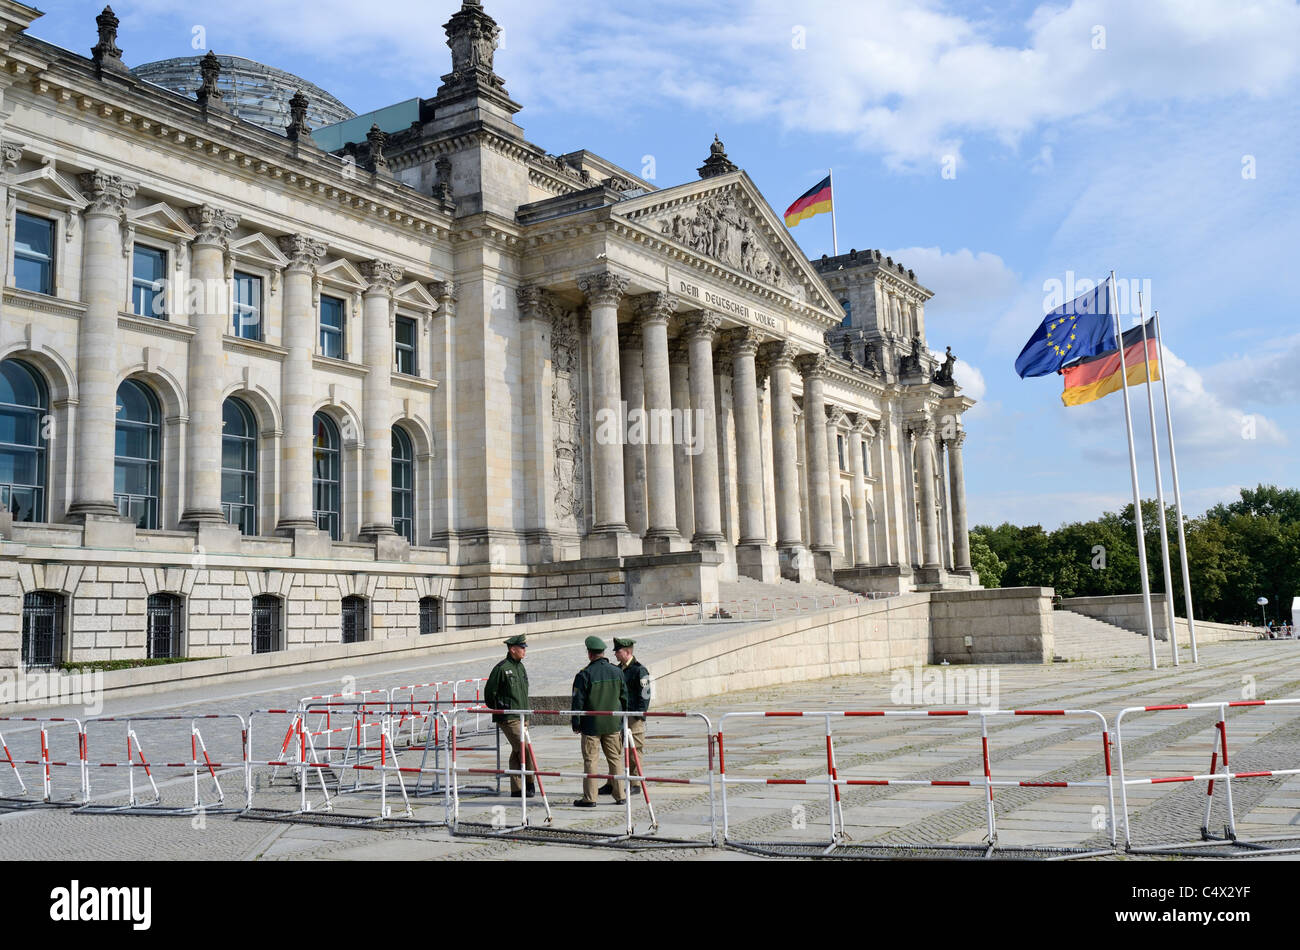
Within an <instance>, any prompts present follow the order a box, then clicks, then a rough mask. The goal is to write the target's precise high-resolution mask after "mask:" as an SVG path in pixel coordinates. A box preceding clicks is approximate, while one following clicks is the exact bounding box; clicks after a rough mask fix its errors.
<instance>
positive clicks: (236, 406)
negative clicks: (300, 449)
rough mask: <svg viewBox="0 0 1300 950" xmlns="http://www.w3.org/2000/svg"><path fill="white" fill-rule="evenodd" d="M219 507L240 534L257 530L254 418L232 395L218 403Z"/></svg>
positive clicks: (250, 533) (250, 411)
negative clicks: (219, 447) (219, 424)
mask: <svg viewBox="0 0 1300 950" xmlns="http://www.w3.org/2000/svg"><path fill="white" fill-rule="evenodd" d="M221 510H222V512H223V513H224V514H225V516H226V521H227V522H228V523H230V524H233V525H235V526H236V527H238V528H239V530H240V531H242V532H243V533H244V534H248V535H255V534H257V420H256V419H254V418H253V413H252V410H250V409H249V408H248V406H246V405H244V403H243V402H242V401H241V400H239V399H235V398H233V397H232V398H230V399H227V400H226V403H225V405H224V406H222V407H221Z"/></svg>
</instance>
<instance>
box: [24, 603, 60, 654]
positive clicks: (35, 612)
mask: <svg viewBox="0 0 1300 950" xmlns="http://www.w3.org/2000/svg"><path fill="white" fill-rule="evenodd" d="M63 623H64V598H63V595H62V594H55V593H52V592H51V591H46V590H37V591H32V592H31V593H30V594H26V595H24V597H23V646H22V661H23V666H24V667H26V668H28V669H32V668H36V667H51V666H58V665H59V664H60V663H62V662H63Z"/></svg>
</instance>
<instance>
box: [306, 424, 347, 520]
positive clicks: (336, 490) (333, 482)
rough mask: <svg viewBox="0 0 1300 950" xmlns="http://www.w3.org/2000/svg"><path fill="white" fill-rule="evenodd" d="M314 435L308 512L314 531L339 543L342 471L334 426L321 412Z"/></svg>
mask: <svg viewBox="0 0 1300 950" xmlns="http://www.w3.org/2000/svg"><path fill="white" fill-rule="evenodd" d="M312 424H313V427H314V429H315V432H316V436H315V442H314V446H315V448H314V451H313V460H312V480H311V487H312V508H313V509H314V511H313V512H312V513H313V514H314V515H315V516H316V527H317V528H319V529H320V530H322V531H328V532H329V536H330V537H331V538H333V539H334V540H335V541H341V540H342V539H343V534H342V520H343V518H342V514H343V509H342V498H343V487H342V486H343V477H342V476H343V467H342V453H341V452H340V451H339V450H340V448H341V445H340V440H339V430H338V426H336V425H335V424H334V420H332V419H331V418H330V417H329V416H327V415H325V413H323V412H318V413H316V418H315V419H314V420H313V422H312Z"/></svg>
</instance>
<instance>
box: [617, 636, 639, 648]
mask: <svg viewBox="0 0 1300 950" xmlns="http://www.w3.org/2000/svg"><path fill="white" fill-rule="evenodd" d="M634 646H636V641H635V640H625V639H624V638H623V637H615V638H614V649H615V650H630V649H632V648H633V647H634Z"/></svg>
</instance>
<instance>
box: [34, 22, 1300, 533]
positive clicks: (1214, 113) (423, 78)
mask: <svg viewBox="0 0 1300 950" xmlns="http://www.w3.org/2000/svg"><path fill="white" fill-rule="evenodd" d="M484 2H485V7H486V9H487V11H488V12H489V13H491V14H492V15H493V16H494V17H495V18H496V19H497V20H498V22H499V23H501V25H502V26H503V27H504V30H505V32H504V45H503V48H502V49H501V51H500V52H499V53H498V54H497V72H498V73H500V74H501V75H502V76H503V77H504V78H505V79H506V84H507V88H508V89H509V91H510V93H511V94H512V95H513V96H514V98H516V99H517V100H518V101H520V102H522V103H523V104H524V111H523V112H521V113H520V114H519V116H518V121H519V122H520V124H521V125H523V126H524V129H525V132H526V133H527V135H528V137H529V138H530V139H531V140H532V141H534V142H536V143H537V144H539V145H541V146H543V147H544V148H546V149H547V150H549V151H551V152H555V153H561V152H566V151H572V150H574V149H578V148H587V149H590V150H591V151H594V152H596V153H598V154H601V155H603V156H605V157H607V158H609V159H611V160H613V161H615V162H618V163H620V164H622V165H624V166H626V167H627V168H629V169H630V170H632V171H633V172H636V173H638V174H646V173H647V165H648V164H650V163H652V165H653V168H652V169H651V171H652V172H653V176H654V180H655V182H656V183H657V184H659V185H661V186H669V185H672V184H676V183H678V182H681V181H685V180H688V179H692V178H694V177H695V169H696V168H697V167H698V166H699V164H700V162H701V161H702V160H703V159H704V158H705V157H706V156H707V154H708V145H709V142H710V141H711V140H712V137H713V134H714V133H715V132H716V133H718V134H719V135H721V137H722V139H723V141H724V142H725V143H726V146H727V151H728V153H729V154H730V156H731V158H732V160H733V161H735V162H736V163H737V164H739V165H740V166H742V167H743V168H745V169H746V171H748V173H749V174H750V176H751V177H752V178H753V179H754V181H755V182H756V183H757V184H758V186H759V188H760V189H762V191H763V192H764V194H765V195H766V196H767V197H768V200H769V201H770V203H771V204H772V205H773V207H775V208H776V210H777V211H778V212H780V211H782V210H784V208H785V206H786V205H787V204H788V203H789V202H791V201H793V200H794V198H796V197H798V196H799V195H800V194H801V193H802V192H803V191H804V190H806V189H807V188H808V187H810V186H811V185H812V184H814V183H815V182H816V181H818V180H819V179H820V178H821V177H822V176H824V175H825V169H826V168H827V167H833V168H834V169H835V185H836V206H837V215H838V224H839V237H840V250H841V251H846V250H848V249H849V248H851V247H857V248H868V247H871V248H879V249H881V250H884V251H886V252H887V253H890V254H892V255H893V256H894V257H895V259H898V260H902V261H903V262H904V263H905V264H907V265H908V266H909V267H912V268H913V269H914V270H915V271H916V272H917V275H918V277H919V279H920V280H921V281H922V282H923V283H924V284H925V285H926V286H928V287H929V288H930V289H931V290H933V291H935V298H934V300H933V301H931V303H930V305H929V307H928V309H927V328H928V336H929V342H930V345H931V347H932V348H933V349H936V350H939V351H942V350H943V347H944V346H948V345H950V346H952V348H953V351H954V353H956V354H957V356H958V357H959V358H960V360H961V363H960V364H959V374H958V379H959V381H964V383H965V386H966V392H967V393H968V394H969V395H971V396H973V397H975V398H977V399H978V400H979V405H978V406H977V407H976V409H975V410H973V411H972V412H971V413H970V414H969V416H968V417H967V428H968V430H969V432H970V436H969V438H968V440H967V443H966V452H967V460H966V477H967V490H968V496H969V503H970V509H971V518H972V523H983V522H999V521H1002V520H1010V521H1013V522H1016V523H1022V524H1024V523H1042V524H1044V525H1045V526H1046V527H1049V528H1050V527H1055V526H1057V525H1059V524H1061V523H1062V522H1066V521H1072V520H1082V519H1087V518H1092V517H1095V516H1096V515H1098V514H1100V512H1101V511H1103V510H1106V509H1111V510H1114V509H1116V508H1117V507H1118V506H1120V505H1122V504H1124V503H1125V501H1126V500H1129V499H1131V494H1130V484H1129V476H1128V463H1127V454H1126V452H1125V446H1124V428H1123V417H1122V413H1123V403H1122V400H1121V399H1120V397H1119V396H1118V395H1115V396H1111V397H1108V398H1106V399H1104V400H1101V401H1100V402H1097V403H1094V404H1092V405H1089V406H1083V407H1077V408H1073V409H1070V410H1066V409H1065V408H1064V407H1062V405H1061V403H1060V397H1059V393H1060V388H1061V387H1060V381H1059V379H1058V378H1056V377H1050V378H1043V379H1037V380H1025V381H1021V380H1020V379H1019V378H1018V377H1017V376H1016V375H1015V372H1014V370H1013V369H1012V363H1013V361H1014V359H1015V356H1016V354H1017V353H1018V352H1019V350H1020V347H1021V346H1022V345H1023V343H1024V341H1025V340H1026V339H1027V338H1028V337H1029V335H1030V333H1031V332H1032V331H1033V329H1034V328H1035V326H1036V325H1037V323H1038V322H1039V320H1040V319H1041V315H1042V313H1043V312H1044V310H1045V309H1046V308H1045V307H1044V306H1043V301H1044V298H1045V296H1046V290H1045V288H1046V287H1047V286H1048V282H1050V281H1059V282H1064V281H1066V280H1067V273H1071V272H1072V273H1073V274H1074V275H1075V276H1076V277H1077V278H1085V277H1086V278H1097V277H1100V276H1104V274H1105V273H1106V272H1107V271H1109V270H1110V269H1112V268H1113V269H1115V270H1116V271H1117V272H1118V273H1119V276H1120V277H1121V278H1129V279H1134V280H1137V281H1141V282H1145V281H1149V282H1150V284H1149V286H1150V296H1151V301H1150V303H1152V304H1154V306H1155V307H1157V308H1159V310H1160V312H1161V318H1162V320H1163V322H1164V328H1165V343H1166V347H1167V349H1168V350H1169V351H1170V353H1169V355H1168V357H1167V368H1168V372H1169V381H1170V387H1171V396H1172V399H1173V405H1174V421H1175V425H1176V428H1177V432H1178V435H1179V441H1178V449H1179V463H1180V465H1179V467H1180V475H1181V480H1182V485H1183V490H1184V501H1185V504H1186V507H1187V508H1188V510H1189V511H1190V512H1192V513H1200V512H1201V511H1203V510H1204V509H1205V508H1206V507H1208V506H1209V505H1211V504H1214V503H1215V502H1218V501H1221V500H1225V499H1227V498H1231V497H1233V496H1235V494H1236V490H1237V488H1238V487H1239V486H1253V485H1255V484H1256V483H1258V482H1261V481H1262V482H1274V483H1277V484H1281V485H1286V486H1290V487H1295V486H1296V485H1297V483H1298V480H1297V478H1296V463H1297V461H1298V460H1300V454H1298V453H1297V451H1296V442H1295V439H1296V435H1295V433H1296V426H1297V423H1298V422H1300V322H1298V321H1297V315H1298V314H1300V306H1298V304H1300V267H1297V266H1296V265H1295V263H1294V258H1295V255H1296V252H1297V245H1298V244H1300V242H1298V241H1297V238H1298V237H1300V214H1298V213H1297V212H1300V167H1298V162H1297V156H1298V155H1300V95H1298V93H1300V6H1297V4H1296V3H1295V2H1294V0H1179V2H1174V0H1143V2H1142V3H1138V4H1134V3H1131V2H1124V0H1073V2H1057V3H1051V4H1046V3H1044V4H1038V3H1029V2H1013V3H1002V4H998V5H997V7H996V9H995V8H994V7H993V6H992V5H990V4H983V3H956V2H938V0H931V2H901V0H847V2H843V0H822V2H817V0H809V2H805V3H800V4H791V3H788V2H776V0H744V2H741V0H735V2H721V3H712V4H700V3H698V2H684V0H668V2H660V3H656V4H646V3H644V2H641V0H636V2H623V0H610V2H608V3H606V4H603V5H602V6H601V7H600V8H596V7H594V6H593V5H589V4H574V3H572V2H570V0H484ZM458 6H459V2H458V0H384V2H382V3H375V4H371V5H370V6H369V7H368V8H367V15H366V17H365V18H364V22H358V20H357V18H356V9H357V8H356V6H355V4H354V3H353V2H351V0H224V2H223V3H222V4H220V5H201V6H199V5H178V4H175V3H174V2H172V0H121V2H120V3H119V4H118V5H117V6H116V7H115V9H116V11H117V13H118V15H119V16H120V17H121V18H122V28H121V33H120V35H119V40H118V45H119V46H121V47H122V49H123V51H124V58H125V59H126V61H127V63H128V64H129V65H138V64H140V63H143V62H148V61H151V60H156V59H165V58H169V57H172V56H183V55H190V54H191V53H192V52H193V51H194V47H195V45H196V43H206V48H212V49H214V50H215V51H216V52H218V53H229V54H235V55H241V56H247V57H250V58H252V59H256V60H260V61H262V62H266V63H269V64H271V65H275V66H278V67H280V68H283V69H287V70H289V71H291V72H294V73H297V74H299V75H301V76H303V77H305V78H307V79H309V80H311V81H313V82H315V83H316V84H318V85H320V86H322V87H323V88H325V89H328V90H329V91H330V92H332V93H333V94H335V95H336V96H338V97H339V98H340V99H342V100H343V101H344V102H345V103H347V104H348V105H349V106H350V107H351V108H353V109H355V110H356V111H358V112H364V111H368V110H370V109H374V108H378V107H380V106H383V105H388V104H390V103H393V102H397V101H400V100H403V99H407V98H410V97H412V96H416V95H424V96H430V95H432V94H433V92H434V90H435V89H436V88H437V86H438V84H439V76H440V75H441V74H442V73H444V72H446V71H447V69H448V68H449V54H448V51H447V49H446V46H445V45H444V35H443V31H442V29H441V24H442V23H444V22H446V20H447V18H448V16H449V15H450V14H451V13H452V12H454V10H455V9H456V8H457V7H458ZM99 9H100V8H99V6H98V5H97V4H95V3H87V2H81V0H60V2H59V3H58V4H57V7H52V9H51V10H50V11H49V12H48V13H47V15H46V16H45V17H44V18H42V19H40V20H38V21H37V22H36V24H35V25H34V26H33V28H32V31H31V32H32V33H33V34H35V35H36V36H38V37H41V38H42V39H45V40H48V41H50V42H54V43H57V44H59V45H61V46H66V47H68V48H71V49H76V50H78V51H83V52H84V51H88V50H89V48H90V47H91V46H92V45H94V42H95V27H94V15H95V14H96V13H98V12H99ZM196 17H197V18H196ZM200 48H204V47H202V46H201V47H200ZM945 167H947V168H950V169H955V176H953V175H949V176H948V177H945V176H944V174H943V171H944V169H945ZM793 235H794V237H795V238H796V239H797V240H798V242H799V244H800V245H801V246H802V247H803V249H804V250H805V251H806V252H807V253H808V254H809V255H812V256H817V255H820V254H823V253H830V252H831V230H830V221H829V218H828V217H826V216H821V217H817V218H814V219H812V220H810V221H806V222H804V223H803V224H801V225H800V226H799V227H797V228H796V229H795V230H794V231H793ZM1134 395H1135V396H1137V397H1139V399H1138V401H1136V402H1135V404H1134V410H1135V412H1134V415H1135V422H1136V424H1137V429H1136V436H1137V439H1138V444H1139V446H1143V445H1145V446H1146V450H1145V454H1144V458H1145V462H1144V463H1140V464H1141V465H1142V467H1141V470H1140V474H1141V478H1142V487H1143V494H1144V496H1147V497H1154V482H1153V477H1152V469H1151V462H1150V436H1149V429H1148V428H1147V423H1146V406H1145V393H1144V391H1142V390H1137V391H1135V392H1134ZM1157 413H1158V417H1157V418H1158V425H1159V427H1160V428H1161V430H1163V421H1162V420H1163V415H1162V414H1159V413H1160V407H1159V405H1157ZM1165 480H1166V490H1168V480H1169V479H1168V471H1167V468H1166V476H1165ZM1171 503H1172V501H1171Z"/></svg>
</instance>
